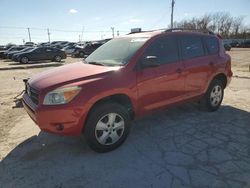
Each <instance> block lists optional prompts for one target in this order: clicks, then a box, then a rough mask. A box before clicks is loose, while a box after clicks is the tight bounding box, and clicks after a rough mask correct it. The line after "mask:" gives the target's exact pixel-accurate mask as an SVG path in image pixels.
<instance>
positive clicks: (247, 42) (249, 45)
mask: <svg viewBox="0 0 250 188" xmlns="http://www.w3.org/2000/svg"><path fill="white" fill-rule="evenodd" d="M241 47H242V48H250V40H245V41H244V42H243V43H242V44H241Z"/></svg>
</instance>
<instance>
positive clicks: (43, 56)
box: [16, 47, 66, 63]
mask: <svg viewBox="0 0 250 188" xmlns="http://www.w3.org/2000/svg"><path fill="white" fill-rule="evenodd" d="M62 59H66V54H65V52H64V51H62V50H60V49H57V48H53V47H38V48H35V49H33V50H31V51H28V52H23V53H20V54H18V56H17V57H16V61H19V62H20V63H28V62H29V61H40V60H52V61H57V62H60V61H61V60H62Z"/></svg>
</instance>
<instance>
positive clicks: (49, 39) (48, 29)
mask: <svg viewBox="0 0 250 188" xmlns="http://www.w3.org/2000/svg"><path fill="white" fill-rule="evenodd" d="M47 32H48V39H49V43H50V32H49V28H48V29H47Z"/></svg>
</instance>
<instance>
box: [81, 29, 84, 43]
mask: <svg viewBox="0 0 250 188" xmlns="http://www.w3.org/2000/svg"><path fill="white" fill-rule="evenodd" d="M83 32H84V26H82V33H81V40H80V42H82V41H83Z"/></svg>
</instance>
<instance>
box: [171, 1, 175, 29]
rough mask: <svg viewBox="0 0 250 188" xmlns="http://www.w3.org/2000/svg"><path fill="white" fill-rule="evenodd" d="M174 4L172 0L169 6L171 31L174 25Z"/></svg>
mask: <svg viewBox="0 0 250 188" xmlns="http://www.w3.org/2000/svg"><path fill="white" fill-rule="evenodd" d="M174 4H175V0H172V4H171V29H172V28H173V25H174Z"/></svg>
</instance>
